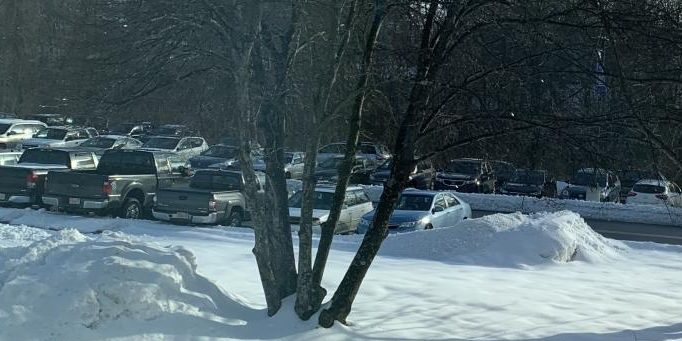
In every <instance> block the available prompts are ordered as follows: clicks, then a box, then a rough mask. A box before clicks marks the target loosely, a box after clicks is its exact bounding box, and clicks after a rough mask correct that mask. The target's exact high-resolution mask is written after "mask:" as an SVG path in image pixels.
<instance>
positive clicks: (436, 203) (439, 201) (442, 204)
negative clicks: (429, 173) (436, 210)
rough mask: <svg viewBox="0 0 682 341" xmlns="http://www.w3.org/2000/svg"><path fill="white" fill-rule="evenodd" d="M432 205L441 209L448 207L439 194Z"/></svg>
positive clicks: (442, 196)
mask: <svg viewBox="0 0 682 341" xmlns="http://www.w3.org/2000/svg"><path fill="white" fill-rule="evenodd" d="M433 207H442V208H443V209H446V208H447V207H448V205H447V202H446V201H445V197H444V195H442V194H441V195H438V196H437V197H436V200H435V201H434V203H433Z"/></svg>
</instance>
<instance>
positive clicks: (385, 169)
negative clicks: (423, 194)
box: [369, 160, 436, 190]
mask: <svg viewBox="0 0 682 341" xmlns="http://www.w3.org/2000/svg"><path fill="white" fill-rule="evenodd" d="M392 167H393V161H392V160H388V161H386V162H384V163H383V164H382V165H381V166H379V167H377V168H376V169H375V170H374V172H372V174H371V175H370V176H369V182H370V184H372V185H380V186H383V185H384V183H385V182H386V181H387V180H388V177H389V175H390V174H391V169H392ZM435 177H436V170H435V169H434V168H433V165H431V163H429V162H421V163H419V164H417V166H416V167H414V170H413V171H412V174H410V179H409V180H410V183H409V184H408V186H409V187H414V188H418V189H424V190H426V189H433V188H434V186H435Z"/></svg>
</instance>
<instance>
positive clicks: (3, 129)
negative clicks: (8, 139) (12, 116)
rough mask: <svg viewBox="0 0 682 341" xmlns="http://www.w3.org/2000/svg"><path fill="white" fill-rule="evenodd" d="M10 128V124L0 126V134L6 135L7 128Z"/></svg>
mask: <svg viewBox="0 0 682 341" xmlns="http://www.w3.org/2000/svg"><path fill="white" fill-rule="evenodd" d="M11 126H12V125H10V124H0V134H4V133H6V132H7V130H9V127H11Z"/></svg>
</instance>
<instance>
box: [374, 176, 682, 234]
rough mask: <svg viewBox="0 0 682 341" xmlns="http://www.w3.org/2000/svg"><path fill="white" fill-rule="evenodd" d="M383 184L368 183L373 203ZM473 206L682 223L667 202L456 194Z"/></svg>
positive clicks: (680, 213)
mask: <svg viewBox="0 0 682 341" xmlns="http://www.w3.org/2000/svg"><path fill="white" fill-rule="evenodd" d="M382 190H383V187H380V186H366V187H365V192H366V193H367V195H368V196H369V197H370V199H371V200H372V202H378V201H379V198H380V197H381V192H382ZM454 194H455V195H457V196H458V197H459V198H461V199H462V200H464V201H465V202H467V203H468V204H469V205H471V209H472V210H477V211H492V212H503V213H513V212H522V213H538V212H559V211H564V210H570V211H573V212H576V213H579V214H580V215H581V216H582V217H584V218H586V219H598V220H607V221H620V222H627V223H642V224H654V225H671V226H682V208H680V207H671V206H665V205H635V204H626V205H623V204H616V203H601V202H592V201H582V200H561V199H556V198H540V199H538V198H532V197H522V196H511V195H495V194H479V193H457V192H455V193H454Z"/></svg>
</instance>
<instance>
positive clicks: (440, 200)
mask: <svg viewBox="0 0 682 341" xmlns="http://www.w3.org/2000/svg"><path fill="white" fill-rule="evenodd" d="M436 207H440V208H442V209H443V210H442V211H440V212H437V210H436ZM447 208H448V204H447V202H446V201H445V194H444V193H439V194H437V195H436V197H435V198H434V199H433V206H432V207H431V225H433V227H434V228H438V227H445V226H447V224H446V222H447V218H446V217H447V214H448V212H447Z"/></svg>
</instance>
